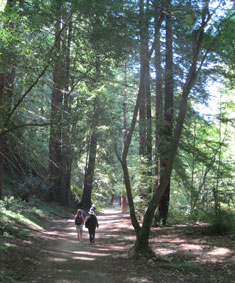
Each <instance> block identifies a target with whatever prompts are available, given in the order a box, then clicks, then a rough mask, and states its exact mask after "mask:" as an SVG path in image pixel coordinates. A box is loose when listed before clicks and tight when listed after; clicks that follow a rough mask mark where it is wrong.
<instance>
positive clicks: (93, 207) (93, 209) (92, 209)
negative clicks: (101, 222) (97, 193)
mask: <svg viewBox="0 0 235 283" xmlns="http://www.w3.org/2000/svg"><path fill="white" fill-rule="evenodd" d="M90 211H93V212H94V214H95V215H96V214H97V213H96V207H95V205H94V204H92V206H91V208H90Z"/></svg>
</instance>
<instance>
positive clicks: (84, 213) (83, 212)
mask: <svg viewBox="0 0 235 283" xmlns="http://www.w3.org/2000/svg"><path fill="white" fill-rule="evenodd" d="M81 210H82V216H83V219H84V221H85V219H86V212H85V210H84V208H82V209H81Z"/></svg>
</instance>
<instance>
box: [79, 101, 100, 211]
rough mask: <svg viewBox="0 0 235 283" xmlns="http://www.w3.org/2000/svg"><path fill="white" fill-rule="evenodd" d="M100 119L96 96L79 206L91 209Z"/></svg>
mask: <svg viewBox="0 0 235 283" xmlns="http://www.w3.org/2000/svg"><path fill="white" fill-rule="evenodd" d="M98 120H99V99H98V97H96V99H95V105H94V114H93V125H92V133H91V137H90V143H89V149H88V150H89V154H88V155H89V158H88V164H87V167H86V168H85V176H84V183H83V194H82V199H81V202H80V203H79V207H82V208H84V209H85V210H89V209H90V207H91V205H92V203H91V195H92V187H93V179H94V172H95V161H96V151H97V140H98V131H97V127H98Z"/></svg>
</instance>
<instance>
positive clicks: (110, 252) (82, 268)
mask: <svg viewBox="0 0 235 283" xmlns="http://www.w3.org/2000/svg"><path fill="white" fill-rule="evenodd" d="M97 218H98V222H99V228H98V229H96V243H95V244H92V245H91V244H90V243H89V234H88V229H86V228H85V227H84V231H83V243H80V242H78V240H77V233H76V230H75V225H74V220H73V219H72V218H71V219H69V220H68V219H63V220H54V221H53V226H51V227H50V229H49V230H48V231H47V232H44V237H45V238H46V239H47V242H46V245H45V247H42V249H41V251H40V253H41V257H40V258H41V259H40V262H39V264H38V267H37V268H36V269H35V270H34V271H33V274H32V275H31V276H30V278H28V279H25V280H24V281H22V282H40V283H41V282H42V283H47V282H48V283H49V282H50V283H51V282H58V283H65V282H82V283H86V282H87V283H93V282H96V283H97V282H99V283H106V282H107V283H110V282H115V280H117V279H118V274H115V268H114V267H113V266H112V264H111V263H112V259H113V258H115V257H116V255H115V250H118V251H122V250H123V249H126V248H127V246H126V242H124V245H123V243H122V237H121V236H120V234H121V232H122V228H128V227H129V229H132V228H131V225H130V222H129V217H128V215H127V214H122V213H121V210H120V207H118V206H116V207H114V208H111V209H105V210H103V211H101V212H100V213H99V214H98V216H97ZM48 241H49V242H48ZM119 271H120V270H119V268H118V266H117V272H119Z"/></svg>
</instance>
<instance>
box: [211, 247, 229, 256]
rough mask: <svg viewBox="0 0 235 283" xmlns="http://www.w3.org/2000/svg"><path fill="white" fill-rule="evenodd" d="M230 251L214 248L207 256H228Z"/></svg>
mask: <svg viewBox="0 0 235 283" xmlns="http://www.w3.org/2000/svg"><path fill="white" fill-rule="evenodd" d="M230 253H231V251H230V250H229V249H226V248H214V249H213V250H212V251H211V252H209V253H208V255H215V256H216V255H229V254H230Z"/></svg>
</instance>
